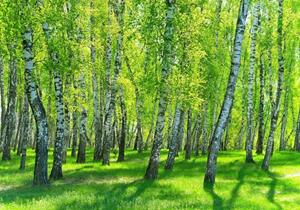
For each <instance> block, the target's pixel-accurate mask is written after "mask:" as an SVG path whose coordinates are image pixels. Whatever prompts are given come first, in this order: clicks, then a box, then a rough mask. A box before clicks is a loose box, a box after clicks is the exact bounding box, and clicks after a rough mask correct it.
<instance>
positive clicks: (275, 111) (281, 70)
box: [262, 0, 284, 170]
mask: <svg viewBox="0 0 300 210" xmlns="http://www.w3.org/2000/svg"><path fill="white" fill-rule="evenodd" d="M278 3H279V8H278V25H277V32H278V66H279V69H278V83H277V93H276V101H275V104H274V108H273V109H272V118H271V125H270V131H269V137H268V142H267V148H266V153H265V157H264V160H263V163H262V169H264V170H269V163H270V159H271V155H272V151H273V147H274V134H275V129H276V125H277V121H278V115H279V109H280V100H281V92H282V83H283V80H284V58H283V52H282V36H283V35H282V22H283V0H278Z"/></svg>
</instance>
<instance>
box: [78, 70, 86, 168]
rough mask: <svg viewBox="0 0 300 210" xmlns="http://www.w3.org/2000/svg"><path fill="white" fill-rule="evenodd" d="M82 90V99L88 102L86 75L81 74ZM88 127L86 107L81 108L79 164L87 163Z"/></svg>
mask: <svg viewBox="0 0 300 210" xmlns="http://www.w3.org/2000/svg"><path fill="white" fill-rule="evenodd" d="M80 89H81V90H80V91H81V97H82V99H83V100H84V101H86V95H85V79H84V73H81V76H80ZM86 125H87V111H86V109H85V107H84V106H81V114H80V118H79V145H78V153H77V160H76V162H77V163H85V152H86V144H87V141H88V137H87V130H86Z"/></svg>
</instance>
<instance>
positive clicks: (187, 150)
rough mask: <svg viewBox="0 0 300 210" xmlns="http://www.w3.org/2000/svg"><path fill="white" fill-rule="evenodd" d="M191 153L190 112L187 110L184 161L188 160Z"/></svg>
mask: <svg viewBox="0 0 300 210" xmlns="http://www.w3.org/2000/svg"><path fill="white" fill-rule="evenodd" d="M191 153H192V110H191V109H189V110H188V117H187V132H186V144H185V159H186V160H190V159H191Z"/></svg>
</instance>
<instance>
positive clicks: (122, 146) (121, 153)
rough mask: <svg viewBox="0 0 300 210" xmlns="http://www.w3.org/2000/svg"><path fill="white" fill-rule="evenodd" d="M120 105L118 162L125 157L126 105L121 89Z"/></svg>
mask: <svg viewBox="0 0 300 210" xmlns="http://www.w3.org/2000/svg"><path fill="white" fill-rule="evenodd" d="M120 92H121V93H120V106H121V112H122V120H121V124H122V125H121V136H120V142H119V155H118V162H121V161H124V157H125V141H126V129H127V128H126V127H127V111H126V105H125V101H124V96H123V89H121V91H120Z"/></svg>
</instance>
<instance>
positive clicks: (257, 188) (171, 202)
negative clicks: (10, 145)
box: [0, 149, 300, 210]
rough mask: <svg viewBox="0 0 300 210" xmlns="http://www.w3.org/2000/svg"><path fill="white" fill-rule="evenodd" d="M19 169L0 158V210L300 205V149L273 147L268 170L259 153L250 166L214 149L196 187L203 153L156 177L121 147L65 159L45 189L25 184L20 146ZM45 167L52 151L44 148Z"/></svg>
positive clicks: (142, 157)
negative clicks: (211, 165)
mask: <svg viewBox="0 0 300 210" xmlns="http://www.w3.org/2000/svg"><path fill="white" fill-rule="evenodd" d="M28 153H29V154H28V160H27V168H26V170H25V171H19V169H18V168H19V159H20V158H19V157H17V156H15V155H14V156H13V159H12V160H11V161H9V162H3V161H2V162H0V209H5V210H7V209H17V210H19V209H30V210H31V209H45V210H48V209H49V210H51V209H55V210H63V209H76V210H80V209H122V210H123V209H143V210H144V209H297V208H299V206H300V177H299V176H295V174H296V175H297V173H299V172H300V167H299V165H300V154H299V153H295V152H280V153H279V152H276V153H275V154H274V156H273V158H272V161H271V170H270V172H265V171H262V170H261V169H260V166H261V162H262V158H263V156H255V157H254V158H255V161H256V163H255V164H246V163H244V158H245V157H244V152H238V151H230V152H221V153H220V156H219V159H218V173H217V179H216V185H215V188H214V190H212V191H207V190H206V191H205V190H204V189H203V187H202V182H203V176H204V170H205V164H206V157H198V158H192V159H191V160H189V161H185V160H184V159H183V155H182V156H180V157H179V158H177V159H176V162H175V166H174V169H173V171H165V170H164V168H163V166H164V163H165V159H166V156H167V151H162V158H161V161H162V162H161V165H160V170H159V179H158V180H156V181H146V180H143V175H144V173H145V168H146V166H147V161H148V158H149V152H144V153H143V154H137V152H135V151H127V152H126V161H125V162H122V163H118V162H116V158H117V157H116V156H115V155H114V154H112V162H111V165H110V166H102V165H101V163H100V162H93V161H92V156H93V151H92V150H88V152H87V160H88V161H87V163H86V164H76V163H75V159H74V158H70V157H68V160H67V164H65V165H64V166H63V171H64V178H63V179H62V180H59V181H56V182H52V183H51V185H50V186H48V187H37V186H32V176H33V167H34V152H33V151H32V150H31V149H29V151H28ZM49 155H50V156H49V171H50V169H51V163H52V151H51V152H49Z"/></svg>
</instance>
